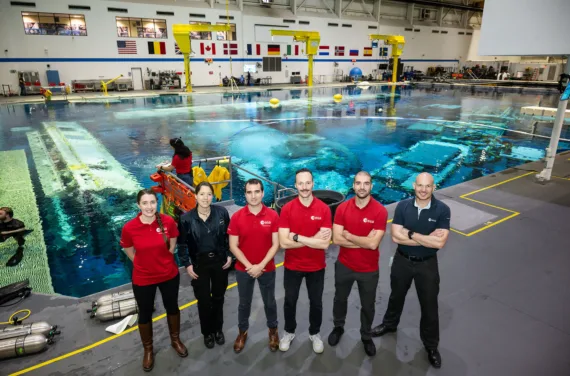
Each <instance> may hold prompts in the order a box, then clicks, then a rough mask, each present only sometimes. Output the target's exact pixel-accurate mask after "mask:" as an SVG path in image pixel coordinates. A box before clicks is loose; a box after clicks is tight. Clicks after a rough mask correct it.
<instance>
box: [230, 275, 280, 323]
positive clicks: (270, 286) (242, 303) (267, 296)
mask: <svg viewBox="0 0 570 376" xmlns="http://www.w3.org/2000/svg"><path fill="white" fill-rule="evenodd" d="M236 281H237V283H238V293H239V306H238V328H239V329H240V330H241V331H244V332H245V331H246V330H248V329H249V315H250V313H251V300H252V298H253V288H254V287H255V281H257V283H258V284H259V292H260V293H261V299H263V306H264V308H265V318H266V319H267V327H268V328H277V325H278V322H277V303H276V302H275V271H272V272H267V273H263V274H262V275H261V276H259V277H258V278H257V279H256V278H252V277H251V276H250V275H249V274H247V273H246V272H242V271H240V270H236Z"/></svg>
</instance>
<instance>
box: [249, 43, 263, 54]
mask: <svg viewBox="0 0 570 376" xmlns="http://www.w3.org/2000/svg"><path fill="white" fill-rule="evenodd" d="M247 54H248V55H253V44H251V43H249V44H248V45H247ZM255 54H256V55H261V45H260V44H256V45H255Z"/></svg>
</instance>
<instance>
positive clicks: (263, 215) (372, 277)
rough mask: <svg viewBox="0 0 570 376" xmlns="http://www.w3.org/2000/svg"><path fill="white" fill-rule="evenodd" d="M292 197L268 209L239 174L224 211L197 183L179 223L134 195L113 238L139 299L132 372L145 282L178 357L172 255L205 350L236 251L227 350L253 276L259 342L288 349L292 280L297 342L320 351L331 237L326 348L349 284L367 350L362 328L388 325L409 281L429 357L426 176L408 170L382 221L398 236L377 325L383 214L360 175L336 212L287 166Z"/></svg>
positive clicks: (148, 302) (430, 260) (436, 240)
mask: <svg viewBox="0 0 570 376" xmlns="http://www.w3.org/2000/svg"><path fill="white" fill-rule="evenodd" d="M295 187H296V189H297V191H298V193H299V195H298V197H297V198H295V199H293V200H292V201H290V202H289V203H287V204H286V205H284V206H283V208H282V210H281V213H280V216H279V215H278V214H277V213H276V212H275V211H274V210H272V209H270V208H268V207H266V206H265V205H264V204H263V193H264V191H263V184H262V182H261V181H259V180H257V179H251V180H249V181H247V182H246V184H245V198H246V201H247V205H246V206H245V207H243V208H242V209H240V210H239V211H237V212H236V213H235V214H234V215H233V216H232V218H231V220H230V216H229V214H228V211H227V210H226V209H225V208H224V207H223V206H218V205H212V198H213V188H212V186H211V185H210V184H209V183H208V182H202V183H200V184H199V185H198V186H196V188H195V194H196V202H197V205H196V207H195V208H194V209H192V210H190V211H189V212H187V213H185V214H183V215H182V216H181V218H180V223H179V226H178V227H177V226H176V223H175V221H174V220H173V219H172V218H170V217H168V216H166V215H163V214H159V213H157V211H156V207H157V199H156V194H155V193H154V192H153V191H151V190H143V191H141V192H139V195H138V197H137V202H138V205H139V208H140V209H141V213H140V214H139V215H138V217H137V218H134V219H133V220H131V221H129V222H128V223H127V224H126V225H125V227H124V228H123V233H122V239H121V245H122V246H123V248H124V249H125V252H126V253H127V255H128V256H129V258H130V259H131V260H133V264H134V270H133V290H134V292H135V298H136V300H137V303H138V305H139V311H140V312H139V332H140V335H141V340H142V343H143V347H144V356H143V369H144V370H145V371H150V370H151V369H152V368H153V366H154V354H153V345H152V344H153V341H152V338H153V337H152V318H151V314H152V309H153V302H154V297H155V293H156V289H157V288H159V289H160V290H161V295H162V299H163V302H164V306H165V309H166V313H167V321H168V328H169V332H170V338H171V344H172V347H173V348H174V349H175V351H176V352H177V353H178V355H179V356H181V357H185V356H187V355H188V351H187V349H186V347H185V346H184V344H183V343H182V342H181V341H180V338H179V334H180V311H179V309H178V305H177V300H178V289H179V281H180V276H179V274H178V268H177V265H176V262H175V259H174V255H173V253H174V250H175V247H176V245H177V244H178V255H179V258H180V261H181V263H182V264H183V265H184V267H185V268H186V271H187V273H188V274H189V275H190V276H191V277H192V282H191V283H192V287H193V289H194V295H195V296H196V299H197V300H198V312H199V318H200V327H201V332H202V335H203V336H204V344H205V346H206V347H207V348H213V347H214V346H215V345H216V344H218V345H223V344H224V343H225V337H224V333H223V324H224V315H223V305H224V296H225V291H226V289H227V286H228V270H229V268H230V266H231V263H232V255H233V256H234V257H235V258H236V260H237V263H236V266H235V269H236V281H237V283H238V285H237V287H238V293H239V308H238V318H237V321H238V335H237V338H236V339H235V341H234V345H233V348H234V351H235V352H236V353H239V352H241V351H242V350H243V349H244V347H245V345H246V342H247V338H248V331H249V317H250V311H251V304H252V297H253V291H254V287H255V282H256V280H257V282H258V285H259V289H260V293H261V297H262V300H263V305H264V309H265V315H266V321H267V327H268V347H269V349H270V351H277V349H279V350H281V351H287V350H289V348H290V346H291V343H292V341H293V340H294V338H295V331H296V328H297V317H296V311H297V301H298V298H299V292H300V289H301V284H302V282H303V279H304V280H305V284H306V288H307V292H308V297H309V339H310V341H311V342H312V347H313V350H314V352H315V353H322V352H323V351H324V344H323V340H322V338H321V336H320V331H321V324H322V318H323V305H322V296H323V290H324V283H325V266H326V263H325V251H326V250H327V248H328V247H329V245H330V243H331V240H332V242H333V243H334V244H337V245H339V246H340V251H339V255H338V259H337V261H336V263H335V296H334V305H333V323H334V329H333V330H332V332H331V333H330V335H329V336H328V343H329V345H330V346H336V345H337V344H338V343H339V341H340V339H341V337H342V335H343V333H344V326H345V320H346V315H347V309H348V307H347V306H348V297H349V295H350V291H351V289H352V286H353V285H354V282H356V283H357V286H358V291H359V295H360V302H361V310H360V321H361V327H360V334H361V339H362V343H363V347H364V351H365V352H366V354H368V355H369V356H373V355H374V354H375V353H376V346H375V345H374V343H373V341H372V337H374V336H381V335H384V334H386V333H389V332H393V331H395V330H396V327H397V325H398V322H399V318H400V315H401V313H402V309H403V305H404V300H405V297H406V293H407V291H408V289H409V288H410V286H411V282H412V280H414V281H415V282H416V289H417V291H418V296H419V300H420V304H421V307H422V320H421V323H420V333H421V339H422V341H423V343H424V346H425V347H426V350H427V352H428V359H429V361H430V363H431V364H432V365H433V366H434V367H438V368H439V367H440V366H441V357H440V355H439V352H438V351H437V346H438V341H439V326H438V322H439V321H438V309H437V295H438V292H439V272H438V269H437V257H436V252H437V250H438V249H440V248H442V247H443V246H444V245H445V242H446V241H447V236H448V234H449V217H450V215H449V208H448V207H447V206H446V205H445V204H444V203H442V202H440V201H439V200H436V199H435V197H433V195H432V192H433V189H434V185H433V177H431V175H429V174H426V173H423V174H420V175H419V176H418V177H417V179H416V182H415V184H414V190H415V192H416V195H415V198H412V199H409V200H405V201H402V202H401V203H400V204H398V206H397V208H396V213H395V216H394V220H393V223H392V229H391V230H392V240H393V241H394V242H395V243H397V244H398V250H397V254H396V256H395V258H394V263H393V265H392V271H391V287H392V293H391V295H390V300H389V304H388V310H387V312H386V314H385V316H384V321H383V323H382V324H381V325H379V326H377V327H375V328H372V323H373V320H374V315H375V303H376V290H377V285H378V279H379V256H380V252H379V246H380V243H381V241H382V238H383V236H384V234H385V231H386V224H387V219H388V212H387V210H386V209H385V208H384V206H382V204H381V203H379V202H378V201H376V200H375V199H374V198H372V196H371V191H372V178H371V176H370V174H369V173H367V172H365V171H361V172H359V173H358V174H356V176H355V177H354V182H353V189H354V193H355V197H353V198H351V199H349V200H347V201H345V202H343V203H342V204H341V205H339V207H338V208H337V210H336V214H335V217H334V223H333V220H332V216H331V211H330V208H329V207H328V206H327V205H326V204H325V203H324V202H322V201H321V200H319V199H318V198H317V197H315V196H314V195H313V175H312V173H311V171H309V170H308V169H301V170H299V171H297V173H296V175H295ZM279 248H283V249H284V250H285V260H284V271H283V286H284V290H285V298H284V307H283V309H284V321H285V325H284V332H283V335H282V336H281V338H280V337H279V333H278V314H277V304H276V300H275V281H276V271H275V263H274V256H275V254H276V252H277V251H278V249H279Z"/></svg>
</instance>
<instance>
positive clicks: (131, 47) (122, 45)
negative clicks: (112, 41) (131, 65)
mask: <svg viewBox="0 0 570 376" xmlns="http://www.w3.org/2000/svg"><path fill="white" fill-rule="evenodd" d="M117 50H118V51H119V55H127V54H130V55H136V54H137V42H136V41H134V40H118V41H117Z"/></svg>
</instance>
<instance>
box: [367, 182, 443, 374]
mask: <svg viewBox="0 0 570 376" xmlns="http://www.w3.org/2000/svg"><path fill="white" fill-rule="evenodd" d="M434 189H435V186H434V180H433V176H431V175H430V174H428V173H426V172H422V173H421V174H419V175H418V176H417V177H416V181H415V183H414V191H415V197H414V198H410V199H408V200H404V201H401V202H400V203H398V206H397V207H396V212H395V213H394V220H393V221H392V240H393V241H394V242H395V243H396V244H398V249H397V252H396V255H395V256H394V262H393V264H392V271H391V274H390V287H391V289H392V292H391V294H390V300H389V301H388V309H387V310H386V314H384V319H383V321H382V324H380V325H378V326H377V327H375V328H374V329H372V336H374V337H379V336H383V335H384V334H386V333H390V332H395V331H396V328H397V326H398V323H399V322H400V316H401V315H402V310H403V309H404V302H405V300H406V294H407V293H408V290H409V288H410V286H411V284H412V281H414V284H415V286H416V291H417V293H418V299H419V301H420V307H421V311H422V318H421V321H420V338H421V340H422V342H423V344H424V347H425V348H426V351H427V353H428V360H429V362H430V363H431V365H432V366H433V367H435V368H440V367H441V355H440V354H439V351H438V350H437V346H438V344H439V316H438V304H437V296H438V294H439V268H438V263H437V251H438V250H440V249H441V248H443V247H444V246H445V243H446V242H447V238H448V236H449V222H450V219H451V212H450V210H449V207H448V206H447V205H446V204H444V203H443V202H441V201H439V200H437V199H436V198H435V197H434V196H433V194H432V193H433V190H434Z"/></svg>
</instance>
